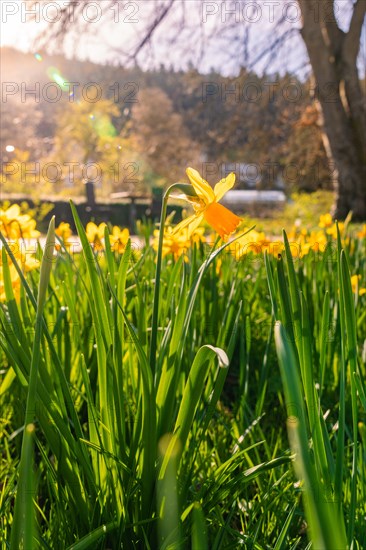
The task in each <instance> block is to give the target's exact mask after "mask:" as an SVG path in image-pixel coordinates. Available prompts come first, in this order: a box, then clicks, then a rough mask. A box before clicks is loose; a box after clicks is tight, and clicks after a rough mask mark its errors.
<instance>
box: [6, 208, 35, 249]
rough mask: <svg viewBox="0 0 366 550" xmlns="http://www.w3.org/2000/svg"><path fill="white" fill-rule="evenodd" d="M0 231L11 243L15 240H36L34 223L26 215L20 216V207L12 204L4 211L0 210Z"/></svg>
mask: <svg viewBox="0 0 366 550" xmlns="http://www.w3.org/2000/svg"><path fill="white" fill-rule="evenodd" d="M0 231H1V232H2V234H3V235H5V237H6V238H7V239H9V240H11V241H16V240H17V239H38V237H39V236H40V232H39V231H37V230H36V221H35V220H33V219H32V218H31V217H30V216H29V215H28V214H21V212H20V206H19V205H18V204H13V205H12V206H10V207H9V208H7V209H6V210H4V209H1V208H0Z"/></svg>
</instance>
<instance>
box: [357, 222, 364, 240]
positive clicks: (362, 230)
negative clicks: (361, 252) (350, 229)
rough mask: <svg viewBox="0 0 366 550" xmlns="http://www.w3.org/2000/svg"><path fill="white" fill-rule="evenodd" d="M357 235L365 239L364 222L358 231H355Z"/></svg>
mask: <svg viewBox="0 0 366 550" xmlns="http://www.w3.org/2000/svg"><path fill="white" fill-rule="evenodd" d="M357 237H358V238H359V239H365V238H366V223H364V224H363V226H362V228H361V229H360V231H358V232H357Z"/></svg>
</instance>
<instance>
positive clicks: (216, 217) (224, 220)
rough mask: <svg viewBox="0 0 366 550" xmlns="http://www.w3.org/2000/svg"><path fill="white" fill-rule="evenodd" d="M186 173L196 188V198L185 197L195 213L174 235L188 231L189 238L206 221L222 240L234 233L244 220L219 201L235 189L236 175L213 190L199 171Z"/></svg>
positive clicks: (220, 182) (174, 231)
mask: <svg viewBox="0 0 366 550" xmlns="http://www.w3.org/2000/svg"><path fill="white" fill-rule="evenodd" d="M186 172H187V176H188V178H189V181H190V183H191V185H192V186H193V188H194V191H195V196H188V195H185V197H184V198H185V199H186V200H187V201H188V202H190V203H191V204H192V206H193V208H194V210H195V213H194V214H193V215H192V216H189V217H188V218H186V219H184V220H183V221H181V222H180V223H179V224H178V225H177V226H175V228H174V230H173V234H176V233H179V232H181V231H182V229H186V230H187V237H188V238H189V237H190V236H191V234H192V233H193V232H194V230H195V229H197V227H198V226H199V225H201V223H202V221H203V220H206V222H207V223H208V224H209V225H210V226H211V227H213V229H214V230H215V231H216V232H217V233H218V234H219V235H220V237H221V238H222V239H223V238H225V237H227V236H228V235H230V234H231V233H233V232H234V231H235V229H236V228H237V227H238V225H239V224H240V223H241V221H242V220H241V219H240V218H239V217H238V216H236V215H235V214H233V213H232V212H231V211H230V210H228V209H227V208H226V207H225V206H222V204H219V201H220V200H221V199H222V197H223V196H224V195H225V193H227V191H229V190H230V189H231V188H232V187H233V185H234V183H235V174H233V173H231V174H229V175H228V176H227V177H226V178H223V179H222V180H221V181H219V182H218V183H217V184H216V185H215V187H214V188H213V189H212V187H211V186H210V185H209V183H208V182H207V181H206V180H204V179H203V178H202V177H201V176H200V174H199V173H198V172H197V170H194V169H193V168H187V170H186Z"/></svg>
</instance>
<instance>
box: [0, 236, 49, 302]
mask: <svg viewBox="0 0 366 550" xmlns="http://www.w3.org/2000/svg"><path fill="white" fill-rule="evenodd" d="M9 246H10V249H11V251H12V253H13V255H14V257H15V259H16V261H17V263H18V265H19V266H20V267H21V268H22V271H23V273H26V272H28V271H31V270H33V269H37V268H38V267H39V265H40V264H39V261H38V260H37V259H36V258H35V250H30V249H28V248H27V247H26V246H24V241H23V240H18V241H16V242H11V243H9ZM8 264H9V272H10V279H11V284H12V287H13V291H14V296H15V299H16V300H17V301H19V299H20V287H21V279H20V276H19V274H18V272H17V270H16V268H15V265H14V264H13V262H12V261H11V259H10V257H8ZM5 300H6V296H5V285H4V273H3V264H2V255H1V254H0V302H4V301H5Z"/></svg>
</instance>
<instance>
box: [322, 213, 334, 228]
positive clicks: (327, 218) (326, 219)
mask: <svg viewBox="0 0 366 550" xmlns="http://www.w3.org/2000/svg"><path fill="white" fill-rule="evenodd" d="M332 224H333V220H332V216H331V215H330V214H323V215H322V216H320V218H319V223H318V226H319V227H322V228H323V227H330V226H331V225H332Z"/></svg>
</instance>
